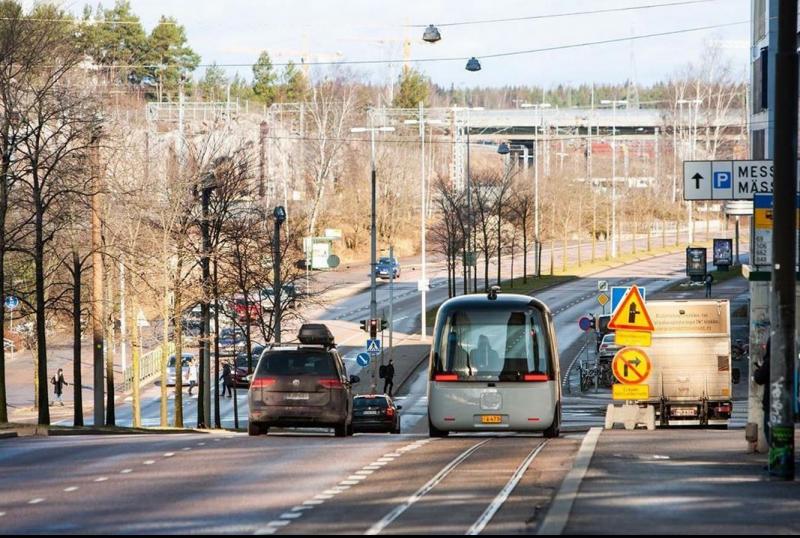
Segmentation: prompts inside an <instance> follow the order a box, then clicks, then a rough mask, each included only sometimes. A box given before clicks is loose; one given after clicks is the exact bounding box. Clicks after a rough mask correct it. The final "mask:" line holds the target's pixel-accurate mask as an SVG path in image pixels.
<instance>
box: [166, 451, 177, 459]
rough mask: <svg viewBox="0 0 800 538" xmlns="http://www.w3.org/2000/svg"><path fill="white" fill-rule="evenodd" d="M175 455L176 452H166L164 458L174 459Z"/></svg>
mask: <svg viewBox="0 0 800 538" xmlns="http://www.w3.org/2000/svg"><path fill="white" fill-rule="evenodd" d="M174 455H175V453H174V452H164V457H165V458H171V457H172V456H174Z"/></svg>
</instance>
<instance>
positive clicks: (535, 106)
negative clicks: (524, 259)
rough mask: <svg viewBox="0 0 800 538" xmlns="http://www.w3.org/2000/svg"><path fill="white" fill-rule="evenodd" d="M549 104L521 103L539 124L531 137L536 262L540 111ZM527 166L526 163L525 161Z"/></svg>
mask: <svg viewBox="0 0 800 538" xmlns="http://www.w3.org/2000/svg"><path fill="white" fill-rule="evenodd" d="M551 106H552V105H550V103H545V102H541V103H522V108H532V109H534V110H536V111H537V113H538V115H539V124H538V125H537V124H534V126H533V129H534V135H533V235H534V236H535V237H536V244H535V249H536V258H535V259H536V260H539V257H538V256H539V241H540V240H541V239H540V237H539V128H540V127H541V126H542V125H541V124H542V122H543V121H544V117H543V115H542V109H544V108H550V107H551ZM526 164H527V161H526ZM536 276H541V260H539V261H537V263H536Z"/></svg>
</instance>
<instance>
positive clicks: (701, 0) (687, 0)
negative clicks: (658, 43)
mask: <svg viewBox="0 0 800 538" xmlns="http://www.w3.org/2000/svg"><path fill="white" fill-rule="evenodd" d="M719 1H720V0H683V1H681V2H669V3H664V4H645V5H642V6H626V7H615V8H606V9H592V10H587V11H568V12H564V13H547V14H544V15H528V16H522V17H508V18H505V19H480V20H474V21H459V22H444V23H441V24H439V23H437V24H436V25H435V26H436V27H440V26H441V27H444V26H468V25H474V24H495V23H501V22H519V21H530V20H540V19H555V18H559V17H574V16H578V15H599V14H603V13H619V12H624V11H639V10H644V9H653V8H662V7H672V6H686V5H691V4H707V3H709V2H719ZM428 26H429V25H428V24H406V25H404V27H406V28H426V27H428Z"/></svg>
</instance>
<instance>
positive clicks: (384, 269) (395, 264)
mask: <svg viewBox="0 0 800 538" xmlns="http://www.w3.org/2000/svg"><path fill="white" fill-rule="evenodd" d="M392 271H394V278H399V277H400V262H399V261H397V258H389V257H383V258H381V259H379V260H378V263H377V265H376V266H375V275H376V276H377V277H378V278H385V279H387V280H388V279H389V278H392V275H391V273H392Z"/></svg>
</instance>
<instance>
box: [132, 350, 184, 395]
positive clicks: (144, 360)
mask: <svg viewBox="0 0 800 538" xmlns="http://www.w3.org/2000/svg"><path fill="white" fill-rule="evenodd" d="M172 353H175V343H174V342H170V343H169V344H167V356H169V355H171V354H172ZM163 357H164V354H163V346H158V347H157V348H155V349H154V350H152V351H149V352H147V353H145V354H144V355H142V356H141V357H140V358H139V383H140V384H141V385H144V384H145V383H149V382H150V381H153V380H154V379H156V378H157V377H158V376H159V375H161V360H162V358H163ZM132 389H133V366H128V367H127V368H125V371H124V372H123V373H122V392H128V391H130V390H132Z"/></svg>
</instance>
